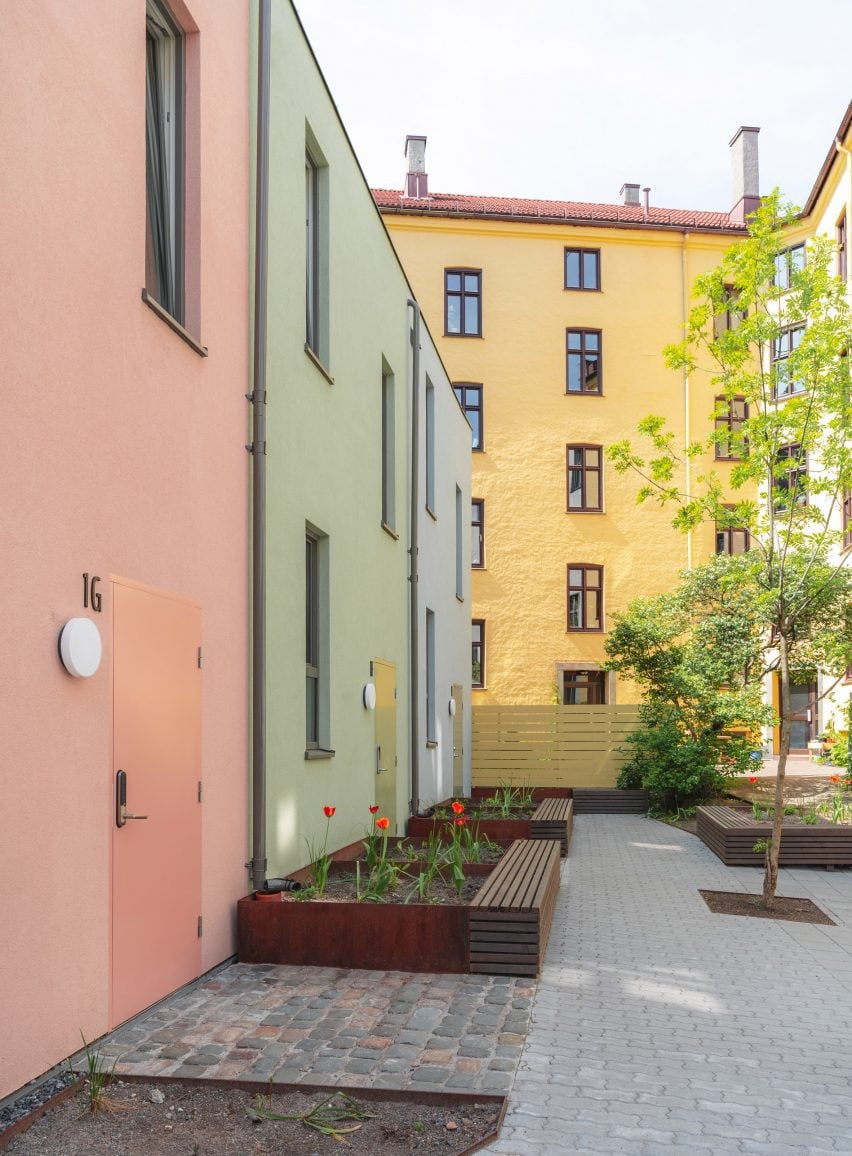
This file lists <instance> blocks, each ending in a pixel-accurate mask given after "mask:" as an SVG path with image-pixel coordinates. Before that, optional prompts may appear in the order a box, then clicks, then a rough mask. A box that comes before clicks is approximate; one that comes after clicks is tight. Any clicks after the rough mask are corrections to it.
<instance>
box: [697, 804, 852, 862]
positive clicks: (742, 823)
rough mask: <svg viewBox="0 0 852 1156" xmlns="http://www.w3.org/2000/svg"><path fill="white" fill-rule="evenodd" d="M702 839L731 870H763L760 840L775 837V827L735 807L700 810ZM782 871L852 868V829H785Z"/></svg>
mask: <svg viewBox="0 0 852 1156" xmlns="http://www.w3.org/2000/svg"><path fill="white" fill-rule="evenodd" d="M697 819H698V822H697V829H698V837H699V838H700V839H701V840H702V841H703V842H704V843H706V844H707V846H708V847H709V848H710V850H711V851H712V852H713V853H714V854H716V855H718V856H719V858H720V859H721V860H722V862H723V863H725V864H726V865H727V866H728V867H762V866H763V852H762V851H755V850H754V845H755V843H757V842H758V840H760V839H768V838H769V837H770V836H771V834H772V824H771V823H769V822H767V823H754V822H753V821H752V818H751V814H750V812H748V811H738V810H736V809H735V808H733V807H699V808H698V811H697ZM779 861H780V863H781V866H782V867H794V866H799V867H834V866H838V867H840V866H848V865H849V864H852V827H836V826H834V825H832V824H828V823H825V824H819V823H818V824H816V825H814V826H813V827H809V826H805V825H802V826H795V827H792V826H785V827H784V829H783V831H782V834H781V854H780V856H779Z"/></svg>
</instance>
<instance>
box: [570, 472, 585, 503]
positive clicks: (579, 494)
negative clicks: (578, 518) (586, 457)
mask: <svg viewBox="0 0 852 1156" xmlns="http://www.w3.org/2000/svg"><path fill="white" fill-rule="evenodd" d="M568 505H569V506H570V507H571V508H572V509H574V510H580V509H582V507H583V472H582V470H571V471H570V472H569V475H568Z"/></svg>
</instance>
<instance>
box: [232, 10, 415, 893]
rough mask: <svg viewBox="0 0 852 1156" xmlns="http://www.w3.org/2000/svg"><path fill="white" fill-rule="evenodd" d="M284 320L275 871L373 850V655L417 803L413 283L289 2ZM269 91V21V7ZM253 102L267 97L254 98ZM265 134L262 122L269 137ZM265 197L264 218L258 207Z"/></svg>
mask: <svg viewBox="0 0 852 1156" xmlns="http://www.w3.org/2000/svg"><path fill="white" fill-rule="evenodd" d="M272 9H273V20H272V51H271V60H272V79H271V109H270V206H269V221H270V230H269V311H268V332H269V346H268V362H267V387H268V400H269V405H268V457H267V471H268V475H267V476H268V510H267V525H268V568H267V591H268V631H267V646H268V695H267V718H268V744H267V752H268V753H267V799H268V810H267V840H268V847H267V850H268V855H269V871H268V873H269V875H270V876H271V875H276V874H280V873H286V872H287V871H290V870H293V869H294V868H296V867H298V866H300V865H302V864H303V863H304V862H305V861H306V858H307V854H306V845H305V840H306V839H308V840H311V841H312V842H316V841H317V840H318V839H319V838H321V835H322V831H323V828H324V824H325V819H324V817H323V813H322V808H323V805H324V804H326V803H329V804H332V805H335V806H336V807H337V814H336V815H335V817H334V819H333V820H332V830H331V835H330V838H329V846H330V847H337V846H340V845H343V844H345V843H347V842H351V841H353V840H355V839H357V838H359V837H360V836H361V835H362V834H363V832H364V829H365V827H366V825H367V823H368V820H369V813H368V806H369V804H371V803H372V802H373V798H374V790H375V746H374V742H375V739H374V721H375V720H374V715H373V714H372V713H371V712H369V711H366V710H365V709H364V707H363V705H362V698H361V692H362V688H363V686H364V684H365V683H366V682H368V681H369V680H370V660H371V659H373V658H383V659H386V660H388V661H391V662H393V663H395V664H396V667H397V680H398V682H397V685H398V716H397V722H398V726H397V750H398V760H399V762H398V771H397V814H398V817H399V819H400V822H401V823H402V821H404V818H405V815H406V800H407V798H408V761H409V760H408V748H407V742H408V673H407V665H408V641H407V586H408V583H407V556H406V543H407V534H408V531H407V524H408V515H407V509H406V496H405V495H406V489H407V484H406V428H407V413H408V406H407V400H406V395H407V390H408V377H409V374H408V340H407V334H408V317H407V311H406V299H407V297H408V295H409V289H408V286H407V283H406V281H405V278H404V276H403V274H402V271H401V269H400V267H399V264H398V262H397V259H396V257H395V255H394V251H393V248H392V246H391V244H390V241H389V240H388V238H387V235H386V233H385V231H384V227H383V225H382V222H381V218H380V217H379V214H378V213H377V211H376V209H375V207H374V204H373V200H372V197H371V195H370V192H369V189H368V188H367V186H366V184H365V181H364V178H363V177H362V174H361V171H360V169H359V167H358V165H357V162H356V160H355V157H354V154H353V153H352V150H351V148H350V146H349V142H348V140H347V139H346V136H345V133H344V131H343V128H342V126H341V124H340V121H339V119H338V116H337V113H336V110H335V108H334V105H333V103H332V101H331V99H330V97H329V95H328V92H327V90H326V88H325V85H324V83H323V80H322V77H321V75H320V73H319V71H318V69H317V66H316V63H315V62H314V59H313V57H312V55H311V52H310V49H309V48H308V45H307V43H306V41H305V38H304V36H303V33H302V31H301V28H300V27H299V24H298V21H297V20H296V18H295V15H294V13H293V10H292V8H291V6H290V4H289V2H286V0H274V2H273V5H272ZM252 45H253V52H252V54H253V57H254V67H253V80H252V84H253V86H255V85H256V81H255V80H254V76H256V45H257V9H256V5H255V6H254V11H253V27H252ZM252 99H253V100H254V91H253V92H252ZM306 124H307V125H308V126H309V130H310V132H311V133H312V134H313V137H314V138H315V139H316V142H317V144H318V145H319V147H320V149H321V150H322V153H323V155H324V157H325V159H326V161H327V163H328V191H329V198H328V213H329V270H330V279H329V281H330V283H329V318H330V343H329V346H330V353H329V356H328V369H329V371H330V373H331V376H332V377H333V378H334V383H333V384H330V383H329V381H328V380H327V379H326V377H325V376H324V375H323V374H322V373H321V372H320V370H319V369H318V368H317V367H316V366H315V365H314V364H313V362H312V361H311V359H310V358H309V356H308V355H307V353H306V352H305V349H304V344H305V258H304V252H305V220H304V215H305V213H304V204H305V184H304V181H305V178H304V157H305V142H306ZM252 131H253V134H254V128H253V130H252ZM253 207H254V206H253V201H252V212H253ZM383 358H384V359H385V360H386V361H387V362H388V364H389V365H390V367H391V368H392V369H393V371H394V374H395V378H396V507H397V518H396V528H397V531H398V532H399V535H400V537H399V540H398V541H395V540H394V539H393V538H392V537H391V536H390V535H389V534H387V533H386V532H385V531H384V530H383V529H382V527H381V524H380V515H381V495H380V490H381V472H380V471H381V452H380V447H381V405H380V398H381V371H382V359H383ZM306 523H311V524H312V525H313V526H315V527H317V528H319V529H321V530H322V531H323V532H325V533H326V534H328V536H329V543H328V545H329V560H330V567H329V570H330V649H331V660H330V671H329V676H330V702H331V726H330V746H331V747H333V748H334V750H335V751H336V754H335V756H334V758H332V759H328V760H322V761H319V760H317V761H306V760H305V757H304V755H305V627H304V605H305V594H304V592H305V568H304V567H305V564H304V540H305V525H306Z"/></svg>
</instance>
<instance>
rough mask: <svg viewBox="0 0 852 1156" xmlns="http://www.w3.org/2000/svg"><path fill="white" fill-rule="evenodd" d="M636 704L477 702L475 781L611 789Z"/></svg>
mask: <svg viewBox="0 0 852 1156" xmlns="http://www.w3.org/2000/svg"><path fill="white" fill-rule="evenodd" d="M638 724H639V707H638V706H619V705H616V706H549V705H546V706H475V707H474V708H473V741H472V762H473V785H474V786H496V785H499V784H500V783H515V784H518V785H520V784H529V785H531V786H536V787H614V786H615V780H616V778H617V776H618V772H619V769H620V768H621V766H622V764H623V763H624V762H625V760H626V758H627V756H626V755H625V754H623V753H620V752H619V748H621V747H624V744H625V740H626V739H627V736H628V735H629V734H630V733H631V731H633V730H635V729H636V727H637V726H638Z"/></svg>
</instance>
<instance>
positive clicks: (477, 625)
mask: <svg viewBox="0 0 852 1156" xmlns="http://www.w3.org/2000/svg"><path fill="white" fill-rule="evenodd" d="M471 626H472V629H473V635H472V643H471V686H475V687H483V686H485V619H484V618H474V620H473V622H472V623H471Z"/></svg>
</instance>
